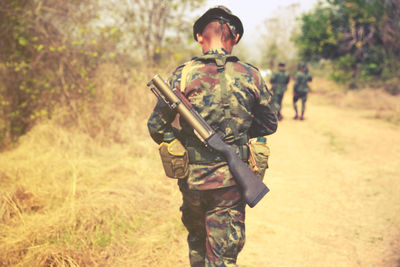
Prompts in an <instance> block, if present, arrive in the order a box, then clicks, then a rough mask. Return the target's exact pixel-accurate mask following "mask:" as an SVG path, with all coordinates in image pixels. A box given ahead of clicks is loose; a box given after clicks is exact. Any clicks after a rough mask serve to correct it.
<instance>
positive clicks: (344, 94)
mask: <svg viewBox="0 0 400 267" xmlns="http://www.w3.org/2000/svg"><path fill="white" fill-rule="evenodd" d="M311 86H312V89H313V92H312V93H314V94H316V95H321V96H323V97H322V98H320V99H319V100H320V101H322V102H323V103H329V104H333V105H335V106H338V107H350V108H356V109H365V110H368V111H369V113H368V114H367V115H366V116H368V117H371V118H375V119H382V120H385V121H388V122H391V123H394V124H400V95H397V96H392V95H390V94H388V93H386V92H385V91H384V90H383V89H373V88H364V89H362V90H345V87H343V86H340V85H337V84H335V83H334V82H332V81H329V80H326V79H324V78H318V77H316V78H314V79H313V82H312V83H311Z"/></svg>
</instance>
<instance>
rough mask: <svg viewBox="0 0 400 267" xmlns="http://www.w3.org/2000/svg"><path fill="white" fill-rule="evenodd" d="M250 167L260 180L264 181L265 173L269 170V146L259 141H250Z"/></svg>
mask: <svg viewBox="0 0 400 267" xmlns="http://www.w3.org/2000/svg"><path fill="white" fill-rule="evenodd" d="M248 146H249V165H250V168H252V170H253V172H254V173H255V174H257V176H258V178H260V179H261V180H263V179H264V175H265V171H266V170H267V169H268V158H269V155H270V149H269V146H268V145H267V144H265V143H263V142H259V141H257V139H251V140H250V141H249V144H248Z"/></svg>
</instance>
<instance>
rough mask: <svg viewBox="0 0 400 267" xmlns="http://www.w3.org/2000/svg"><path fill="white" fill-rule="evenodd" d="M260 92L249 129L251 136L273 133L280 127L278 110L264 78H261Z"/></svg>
mask: <svg viewBox="0 0 400 267" xmlns="http://www.w3.org/2000/svg"><path fill="white" fill-rule="evenodd" d="M260 81H261V84H260V87H259V90H260V94H259V98H258V99H257V104H256V105H255V106H254V107H253V110H252V114H253V116H254V117H253V122H252V124H251V126H250V129H249V135H250V138H254V137H258V136H265V135H269V134H272V133H274V132H275V131H276V129H277V127H278V119H277V116H276V111H275V108H274V105H273V103H272V97H271V93H270V92H269V91H268V89H267V85H266V84H265V82H264V80H263V79H260Z"/></svg>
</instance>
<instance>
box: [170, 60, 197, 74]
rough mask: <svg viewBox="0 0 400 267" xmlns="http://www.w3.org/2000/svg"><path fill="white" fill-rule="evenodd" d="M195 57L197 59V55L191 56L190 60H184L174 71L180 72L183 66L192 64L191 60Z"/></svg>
mask: <svg viewBox="0 0 400 267" xmlns="http://www.w3.org/2000/svg"><path fill="white" fill-rule="evenodd" d="M196 59H197V57H194V58H192V59H191V60H189V61H186V62H185V63H183V64H182V65H179V66H178V67H177V68H176V69H175V71H174V72H181V71H182V69H183V68H184V67H185V66H188V65H191V64H193V62H194V61H196Z"/></svg>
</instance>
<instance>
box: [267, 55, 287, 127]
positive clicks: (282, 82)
mask: <svg viewBox="0 0 400 267" xmlns="http://www.w3.org/2000/svg"><path fill="white" fill-rule="evenodd" d="M289 79H290V76H289V74H288V73H287V72H286V70H285V63H284V62H279V64H278V70H277V71H276V72H275V73H274V74H273V75H272V77H271V79H270V83H271V84H272V91H273V92H274V95H273V96H272V101H273V102H274V105H275V108H276V110H277V111H278V119H279V120H282V119H283V116H282V113H281V107H282V99H283V94H284V93H285V91H286V89H287V84H288V83H289Z"/></svg>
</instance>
